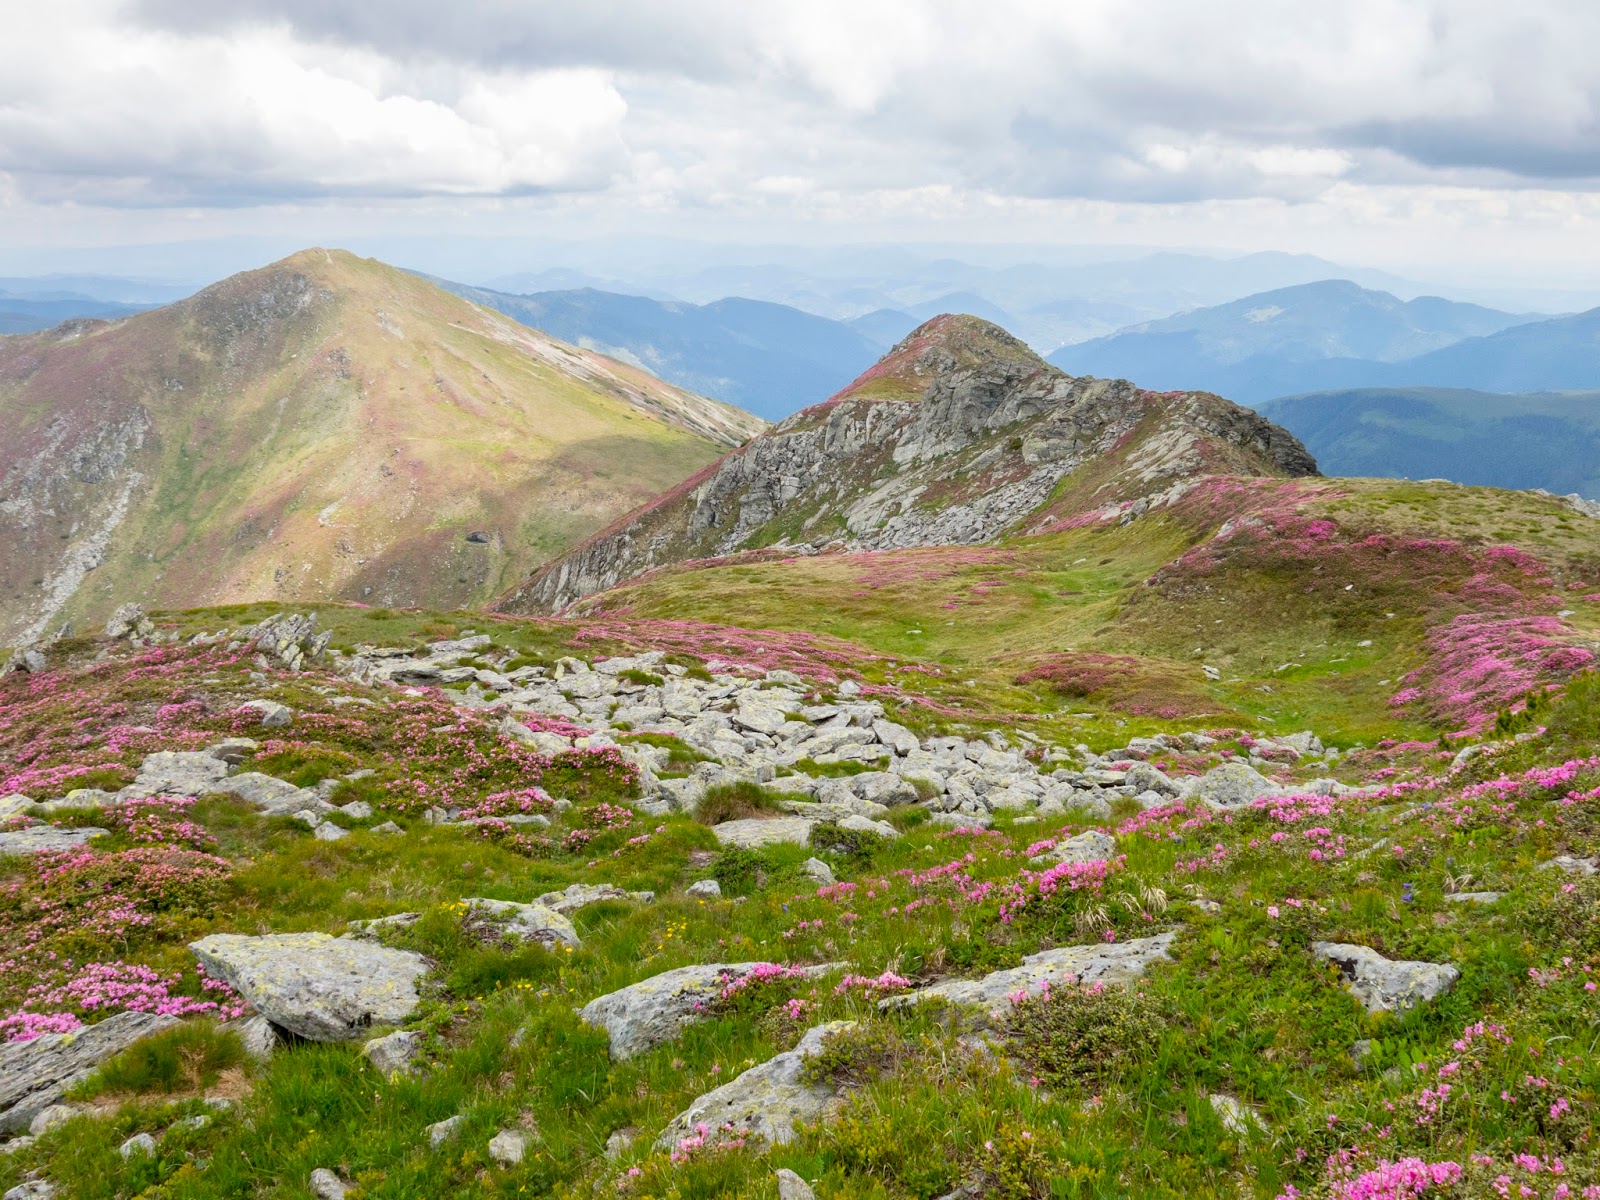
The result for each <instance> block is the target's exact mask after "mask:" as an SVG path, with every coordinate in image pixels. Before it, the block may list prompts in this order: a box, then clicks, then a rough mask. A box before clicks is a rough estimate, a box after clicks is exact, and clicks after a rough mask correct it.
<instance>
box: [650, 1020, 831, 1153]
mask: <svg viewBox="0 0 1600 1200" xmlns="http://www.w3.org/2000/svg"><path fill="white" fill-rule="evenodd" d="M855 1025H856V1023H855V1022H854V1021H829V1022H828V1023H827V1024H825V1025H817V1026H815V1027H814V1028H812V1029H808V1030H807V1031H806V1035H805V1036H804V1037H803V1038H801V1039H800V1043H799V1045H797V1046H796V1047H795V1048H794V1049H793V1050H786V1051H784V1052H783V1053H782V1054H779V1055H775V1056H774V1057H772V1058H769V1059H768V1060H767V1061H766V1062H764V1063H762V1064H761V1065H760V1066H755V1067H751V1068H750V1069H749V1070H748V1071H746V1072H744V1073H743V1074H742V1075H738V1076H736V1077H735V1078H733V1079H730V1080H729V1081H728V1082H727V1083H725V1084H723V1085H722V1086H721V1087H719V1088H717V1089H715V1090H714V1091H710V1092H707V1093H706V1094H705V1095H703V1096H700V1097H698V1098H696V1099H695V1101H694V1102H693V1103H691V1104H690V1105H689V1107H688V1108H686V1109H684V1110H683V1111H682V1112H681V1113H679V1114H678V1115H677V1116H676V1117H674V1118H672V1120H671V1121H670V1122H668V1124H667V1127H666V1128H665V1129H664V1130H662V1131H661V1136H660V1137H659V1138H657V1139H656V1145H657V1146H658V1147H659V1148H661V1149H671V1148H672V1147H673V1146H676V1145H677V1144H678V1142H679V1141H681V1140H682V1139H684V1138H686V1137H690V1136H692V1135H694V1134H695V1132H696V1126H699V1125H704V1126H707V1127H708V1128H709V1129H710V1130H711V1131H713V1132H712V1133H710V1134H709V1135H708V1136H707V1138H706V1142H707V1144H708V1145H709V1144H711V1143H712V1142H714V1141H717V1140H719V1139H718V1138H717V1136H716V1132H715V1131H719V1130H721V1129H722V1127H723V1126H724V1125H731V1126H732V1127H733V1130H734V1132H733V1133H730V1134H728V1135H726V1136H728V1137H730V1138H748V1139H750V1140H752V1141H762V1142H766V1143H769V1144H771V1145H774V1146H781V1145H783V1144H784V1143H785V1142H790V1141H793V1140H794V1136H795V1126H796V1125H797V1124H801V1123H808V1122H812V1121H816V1120H817V1119H818V1118H820V1117H822V1116H824V1115H826V1113H827V1112H828V1110H829V1109H831V1108H833V1107H834V1106H835V1105H836V1104H837V1103H838V1101H839V1092H838V1090H837V1089H836V1088H834V1087H833V1086H832V1085H831V1084H826V1083H821V1084H808V1083H806V1082H805V1081H804V1080H803V1079H802V1074H803V1072H804V1071H805V1065H806V1060H807V1059H808V1058H811V1057H812V1056H813V1055H815V1054H818V1053H819V1052H821V1050H822V1048H823V1043H824V1042H825V1041H826V1040H827V1039H828V1038H830V1037H832V1036H833V1035H834V1034H837V1033H842V1032H844V1031H845V1030H848V1029H853V1028H855Z"/></svg>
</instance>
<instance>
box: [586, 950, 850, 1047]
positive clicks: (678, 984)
mask: <svg viewBox="0 0 1600 1200" xmlns="http://www.w3.org/2000/svg"><path fill="white" fill-rule="evenodd" d="M765 965H766V964H764V963H755V962H741V963H700V964H695V965H692V966H687V967H678V968H676V969H675V970H671V971H663V972H662V973H661V974H660V975H652V976H651V977H650V978H649V979H645V980H641V981H640V982H638V983H634V984H629V985H628V986H627V987H625V988H621V989H619V990H618V991H615V992H608V993H607V994H606V995H604V996H600V997H598V998H596V999H594V1000H591V1001H589V1003H588V1004H585V1005H584V1006H583V1007H582V1008H580V1009H579V1010H578V1016H579V1017H581V1018H582V1019H583V1020H585V1021H587V1022H588V1023H589V1024H590V1025H594V1026H597V1027H598V1028H601V1029H604V1030H605V1031H606V1034H607V1036H608V1037H609V1038H610V1039H611V1057H612V1058H615V1059H625V1058H632V1057H633V1056H634V1055H636V1054H643V1053H644V1052H645V1051H646V1050H649V1049H652V1048H653V1047H655V1046H659V1045H661V1043H662V1042H670V1041H671V1040H672V1039H673V1038H675V1037H677V1036H678V1034H679V1033H681V1032H682V1031H683V1030H684V1029H685V1028H686V1027H688V1026H689V1025H692V1024H694V1023H695V1022H696V1021H700V1020H704V1019H705V1017H706V1016H707V1012H706V1010H707V1009H708V1008H709V1007H710V1006H711V1004H712V1003H713V1002H714V1001H715V1000H716V999H717V997H718V994H719V993H720V992H721V991H722V989H723V988H724V987H725V986H727V984H728V983H730V982H731V981H733V980H735V979H742V978H743V977H744V976H745V975H748V974H749V973H750V972H751V971H753V970H755V969H756V968H757V967H759V966H765ZM834 968H835V964H832V963H828V964H824V965H823V966H819V967H807V968H805V972H806V974H807V975H813V976H814V975H822V974H826V973H827V972H828V971H831V970H834Z"/></svg>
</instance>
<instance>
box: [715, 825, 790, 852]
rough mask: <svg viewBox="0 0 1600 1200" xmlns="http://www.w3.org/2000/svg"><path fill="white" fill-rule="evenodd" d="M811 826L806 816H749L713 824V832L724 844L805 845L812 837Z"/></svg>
mask: <svg viewBox="0 0 1600 1200" xmlns="http://www.w3.org/2000/svg"><path fill="white" fill-rule="evenodd" d="M811 826H812V822H810V821H808V820H806V819H805V818H804V817H776V818H773V819H772V820H769V821H763V820H761V819H760V818H757V817H748V818H745V819H744V820H739V821H724V822H723V823H722V824H720V825H713V826H712V827H711V832H712V833H713V834H714V835H716V839H717V841H719V842H721V843H722V844H723V845H724V846H742V847H745V848H748V849H755V848H756V847H760V846H772V845H776V844H778V843H779V842H793V843H794V844H795V845H797V846H804V845H805V844H806V842H808V841H809V840H810V838H811Z"/></svg>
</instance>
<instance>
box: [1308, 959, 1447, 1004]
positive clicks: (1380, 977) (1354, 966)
mask: <svg viewBox="0 0 1600 1200" xmlns="http://www.w3.org/2000/svg"><path fill="white" fill-rule="evenodd" d="M1311 952H1312V953H1313V954H1315V955H1317V956H1318V957H1319V958H1325V959H1327V960H1328V961H1329V962H1331V963H1333V964H1334V965H1335V966H1336V967H1338V968H1339V970H1340V971H1341V972H1342V973H1343V974H1344V977H1345V980H1346V985H1345V986H1346V987H1348V988H1349V990H1350V994H1351V995H1353V996H1354V997H1355V998H1356V999H1357V1000H1359V1001H1361V1003H1362V1004H1363V1005H1365V1006H1366V1009H1367V1011H1368V1012H1369V1013H1375V1012H1404V1011H1405V1010H1406V1009H1409V1008H1413V1007H1415V1006H1416V1005H1418V1004H1424V1003H1426V1002H1427V1001H1429V1000H1432V999H1433V998H1434V997H1435V996H1440V995H1443V994H1444V993H1445V992H1448V991H1449V990H1450V989H1451V988H1453V987H1454V986H1455V983H1456V980H1458V979H1460V978H1461V972H1460V971H1458V970H1456V968H1455V967H1452V966H1449V965H1448V964H1442V963H1430V962H1411V961H1406V960H1400V961H1395V960H1392V959H1387V958H1385V957H1384V956H1383V955H1381V954H1379V953H1378V952H1377V951H1376V950H1374V949H1372V947H1370V946H1356V945H1352V944H1350V943H1348V942H1312V943H1311Z"/></svg>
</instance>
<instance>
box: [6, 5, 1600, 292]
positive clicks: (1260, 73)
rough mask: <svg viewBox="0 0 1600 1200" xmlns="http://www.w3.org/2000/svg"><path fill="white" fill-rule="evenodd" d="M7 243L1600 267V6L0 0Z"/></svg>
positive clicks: (1465, 268) (1560, 270) (1529, 269)
mask: <svg viewBox="0 0 1600 1200" xmlns="http://www.w3.org/2000/svg"><path fill="white" fill-rule="evenodd" d="M6 7H7V9H8V10H9V11H8V12H7V16H6V32H5V36H4V37H3V38H0V249H15V248H16V247H19V246H29V245H31V246H41V245H46V246H47V245H73V244H95V243H115V242H139V241H160V240H167V239H174V238H189V237H209V236H220V235H228V234H239V233H250V232H270V233H272V234H275V235H287V236H292V237H298V238H301V239H302V240H304V241H306V242H308V243H309V242H329V241H337V240H338V239H339V238H340V237H342V236H347V235H349V234H351V233H354V232H359V231H371V230H375V229H382V230H386V231H392V232H396V233H400V232H428V233H432V234H445V235H448V234H450V233H452V232H455V233H477V234H482V233H494V232H503V233H511V232H516V231H519V230H520V231H527V230H534V229H537V230H542V231H546V232H549V231H556V232H560V231H571V232H573V233H583V232H588V233H598V232H605V231H621V230H634V231H645V232H654V233H682V234H685V235H690V236H697V237H725V238H733V239H740V238H744V239H766V240H808V239H823V240H828V239H831V240H836V241H849V240H853V239H878V240H884V239H888V240H907V241H912V240H922V239H976V240H989V239H993V240H1005V241H1027V240H1032V241H1059V242H1063V243H1086V242H1088V243H1093V242H1102V241H1103V242H1140V243H1158V244H1171V245H1191V246H1227V247H1235V248H1239V249H1258V248H1259V249H1268V248H1270V249H1284V250H1295V251H1312V252H1317V253H1323V254H1327V255H1330V256H1333V257H1342V258H1344V259H1347V260H1350V261H1356V262H1365V263H1369V264H1371V265H1376V266H1390V267H1399V268H1414V267H1416V266H1417V265H1418V264H1423V265H1428V266H1431V267H1433V268H1436V269H1437V270H1440V271H1446V270H1456V271H1470V270H1473V269H1479V268H1481V269H1482V270H1484V271H1486V272H1492V271H1502V272H1504V271H1512V270H1524V271H1526V272H1537V271H1546V270H1548V271H1551V272H1558V273H1565V274H1567V275H1573V274H1575V273H1579V272H1592V271H1594V270H1595V269H1596V268H1597V267H1600V53H1596V51H1597V49H1600V3H1596V0H1517V2H1516V3H1507V2H1506V0H1337V2H1336V3H1324V4H1317V3H1312V2H1311V0H1038V2H1034V0H563V2H560V3H551V2H548V0H449V2H447V3H441V2H440V0H48V2H41V3H30V2H25V0H10V2H9V3H7V5H6Z"/></svg>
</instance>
